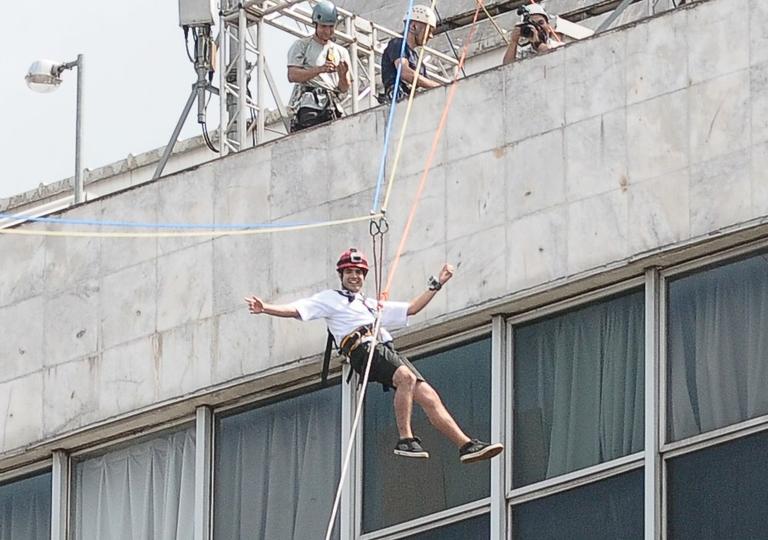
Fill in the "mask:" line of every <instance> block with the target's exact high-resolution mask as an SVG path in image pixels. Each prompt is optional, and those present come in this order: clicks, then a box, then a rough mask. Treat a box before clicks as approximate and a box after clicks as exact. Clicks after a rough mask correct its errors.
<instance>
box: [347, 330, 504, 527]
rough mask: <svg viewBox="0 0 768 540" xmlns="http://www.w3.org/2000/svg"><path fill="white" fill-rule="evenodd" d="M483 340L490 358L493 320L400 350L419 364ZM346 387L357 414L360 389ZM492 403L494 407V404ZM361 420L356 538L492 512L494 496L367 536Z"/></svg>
mask: <svg viewBox="0 0 768 540" xmlns="http://www.w3.org/2000/svg"><path fill="white" fill-rule="evenodd" d="M483 338H487V339H489V340H490V343H491V356H492V357H493V341H494V337H493V324H492V322H491V321H489V322H488V323H485V324H483V325H480V326H476V327H474V328H469V329H466V330H463V331H458V332H456V333H455V334H453V335H449V336H446V337H443V338H440V339H436V340H433V341H429V342H425V343H420V344H418V345H413V346H410V347H403V348H402V349H398V351H400V352H402V353H403V354H404V355H406V356H408V357H409V358H412V359H414V361H415V362H418V358H416V357H419V356H424V355H429V354H434V353H437V352H440V351H442V350H445V349H450V348H452V347H456V346H461V345H464V344H466V343H469V342H471V341H476V340H480V339H483ZM490 363H491V369H492V370H493V358H491V362H490ZM346 369H348V368H345V370H346ZM343 384H344V387H343V392H344V393H346V394H348V395H349V397H348V399H349V400H350V403H351V405H352V411H351V412H352V414H353V415H354V407H355V405H356V403H357V399H358V389H357V387H354V388H353V387H352V385H351V384H349V385H347V384H345V383H343ZM491 385H492V384H491ZM491 404H492V405H493V403H491ZM491 416H493V408H491ZM342 418H343V413H342ZM360 420H361V424H360V425H359V426H358V432H357V435H358V437H357V438H356V440H355V449H354V452H353V454H354V456H355V463H354V467H352V465H350V467H351V468H352V472H351V474H353V475H354V477H355V480H356V481H355V494H354V520H353V522H354V531H355V533H356V535H355V536H354V538H360V540H395V539H398V538H404V537H406V536H408V535H412V534H416V533H421V532H426V531H429V530H431V529H437V528H439V527H443V526H445V525H450V524H451V523H457V522H459V521H463V520H465V519H469V518H471V517H475V516H477V515H480V514H485V513H489V512H490V509H491V497H490V496H488V497H485V498H483V499H479V500H477V501H472V502H469V503H466V504H463V505H461V506H457V507H454V508H448V509H446V510H442V511H440V512H437V513H434V514H429V515H426V516H422V517H419V518H416V519H412V520H408V521H403V522H401V523H396V524H395V525H390V526H388V527H385V528H383V529H377V530H375V531H369V532H367V533H363V530H362V522H363V466H362V465H363V444H362V437H361V436H360V434H361V430H362V429H363V428H362V422H363V417H362V416H361V419H360ZM489 420H490V421H492V419H489ZM342 424H343V423H342ZM350 425H351V422H350ZM344 448H345V447H342V449H344ZM341 540H345V538H344V536H342V538H341Z"/></svg>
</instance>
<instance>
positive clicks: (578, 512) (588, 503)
mask: <svg viewBox="0 0 768 540" xmlns="http://www.w3.org/2000/svg"><path fill="white" fill-rule="evenodd" d="M512 530H513V531H514V535H513V537H514V538H515V539H516V540H561V539H562V538H568V540H602V539H604V540H615V539H617V538H621V539H622V540H633V539H635V538H636V539H638V540H642V538H643V470H642V469H638V470H636V471H632V472H629V473H625V474H621V475H619V476H614V477H612V478H609V479H607V480H601V481H599V482H595V483H592V484H587V485H586V486H582V487H578V488H575V489H570V490H568V491H563V492H561V493H557V494H555V495H550V496H548V497H543V498H541V499H536V500H533V501H531V502H527V503H523V504H520V505H517V506H514V507H513V508H512Z"/></svg>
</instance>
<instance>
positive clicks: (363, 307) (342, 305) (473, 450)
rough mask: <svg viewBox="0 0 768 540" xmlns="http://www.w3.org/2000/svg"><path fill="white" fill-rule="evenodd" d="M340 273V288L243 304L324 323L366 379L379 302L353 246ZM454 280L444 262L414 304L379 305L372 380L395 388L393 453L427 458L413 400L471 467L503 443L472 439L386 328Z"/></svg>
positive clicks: (365, 266)
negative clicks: (366, 289)
mask: <svg viewBox="0 0 768 540" xmlns="http://www.w3.org/2000/svg"><path fill="white" fill-rule="evenodd" d="M336 270H337V272H338V274H339V279H340V280H341V289H339V290H333V289H328V290H325V291H322V292H319V293H317V294H315V295H314V296H312V297H310V298H304V299H301V300H297V301H296V302H293V303H291V304H268V303H266V302H264V301H263V300H262V299H260V298H258V297H256V296H251V297H250V298H246V299H245V301H246V302H247V303H248V307H249V309H250V312H251V313H252V314H254V315H257V314H260V313H265V314H267V315H272V316H275V317H289V318H294V319H299V320H302V321H308V320H312V319H321V318H322V319H325V321H326V324H327V325H328V330H329V331H330V332H331V334H332V335H333V337H334V339H335V340H336V343H338V344H339V348H340V350H341V353H342V354H343V355H344V356H346V357H347V358H349V361H350V365H351V366H352V369H354V370H355V371H356V372H357V374H358V375H359V376H361V377H362V375H363V374H364V372H365V366H366V363H367V361H368V357H369V354H370V344H371V342H372V341H373V335H372V332H373V326H374V322H375V317H376V312H377V305H378V303H377V301H376V300H375V299H372V298H366V297H365V296H364V295H363V293H362V288H363V283H364V281H365V278H366V276H367V274H368V261H367V260H366V258H365V256H364V255H363V254H362V253H361V252H359V251H357V250H356V249H355V248H350V249H348V250H347V251H345V252H344V253H342V254H341V256H340V257H339V260H338V262H337V263H336ZM452 276H453V267H452V266H450V265H448V264H446V265H444V266H443V268H442V270H441V271H440V276H439V277H438V278H437V279H433V280H430V284H429V289H428V290H427V291H425V292H423V293H422V294H420V295H419V296H417V297H416V298H415V299H414V300H412V301H411V302H390V301H384V302H381V305H382V309H381V328H380V331H379V335H378V336H377V340H376V346H375V347H374V353H373V358H372V361H371V362H372V363H371V369H370V377H369V379H370V380H371V381H376V382H378V383H381V384H382V385H384V387H391V388H394V389H395V397H394V405H395V421H396V423H397V430H398V432H399V435H400V440H399V441H398V442H397V445H396V446H395V450H394V452H395V454H397V455H399V456H404V457H411V458H428V457H429V453H428V452H427V451H426V450H424V448H423V447H422V446H421V440H420V439H419V438H418V437H415V436H414V435H413V432H412V431H411V412H412V410H413V402H414V401H415V402H416V403H418V404H419V405H420V406H421V408H422V409H424V412H425V413H426V415H427V418H429V421H430V423H431V424H432V425H433V426H435V427H436V428H437V429H438V430H439V431H440V432H441V433H442V434H443V435H445V436H446V437H447V438H448V439H450V440H451V441H452V442H453V443H454V444H455V445H456V446H457V447H458V448H459V458H460V459H461V461H462V462H463V463H472V462H475V461H480V460H483V459H490V458H492V457H494V456H496V455H498V454H500V453H501V452H502V451H503V450H504V447H503V445H501V444H499V443H496V444H489V443H486V442H482V441H479V440H477V439H470V438H469V437H468V436H467V435H466V434H465V433H464V432H463V431H462V430H461V428H460V427H459V426H458V424H457V423H456V421H455V420H454V419H453V417H452V416H451V414H450V413H449V412H448V410H447V409H446V408H445V405H443V402H442V400H441V399H440V396H439V395H438V394H437V392H436V391H435V390H434V388H432V387H431V386H430V385H429V383H427V382H426V381H425V380H424V377H422V375H421V373H419V372H418V370H417V369H416V368H415V367H414V366H413V364H411V362H410V361H409V360H408V359H407V358H406V357H405V356H403V355H402V354H400V353H398V352H397V351H396V350H395V348H394V346H393V345H392V336H391V335H390V334H389V332H387V330H385V329H384V327H385V326H389V327H402V326H406V325H407V324H408V321H407V319H408V316H409V315H415V314H417V313H419V312H420V311H421V310H422V309H424V308H425V307H426V306H427V304H429V302H430V301H431V300H432V298H433V297H434V296H435V294H437V291H439V290H440V288H441V287H442V286H443V285H444V284H445V283H446V282H447V281H448V280H449V279H451V277H452Z"/></svg>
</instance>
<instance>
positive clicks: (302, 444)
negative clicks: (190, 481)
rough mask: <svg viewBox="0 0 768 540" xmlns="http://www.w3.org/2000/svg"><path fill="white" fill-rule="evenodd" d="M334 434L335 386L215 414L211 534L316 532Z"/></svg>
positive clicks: (303, 536)
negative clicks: (227, 414)
mask: <svg viewBox="0 0 768 540" xmlns="http://www.w3.org/2000/svg"><path fill="white" fill-rule="evenodd" d="M340 439H341V388H340V387H339V386H333V387H330V388H326V389H323V390H319V391H316V392H311V393H307V394H303V395H300V396H297V397H293V398H289V399H285V400H283V401H279V402H276V403H272V404H270V405H266V406H263V407H259V408H258V409H254V410H251V411H248V412H245V413H241V414H238V415H233V416H230V417H225V418H223V419H221V420H220V421H219V423H218V426H217V431H216V470H215V488H214V489H215V497H214V500H215V511H214V531H215V538H216V540H230V539H243V540H251V539H262V538H263V539H275V540H317V539H318V538H323V537H324V535H325V529H326V527H327V525H328V519H330V515H331V507H332V505H333V498H334V495H335V492H336V486H337V482H338V479H339V474H340V469H341V466H340V461H341V459H340V455H341V449H340ZM337 523H338V521H337ZM334 537H335V538H337V537H338V531H336V534H335V536H334Z"/></svg>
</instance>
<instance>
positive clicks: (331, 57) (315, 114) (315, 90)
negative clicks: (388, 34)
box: [288, 0, 351, 132]
mask: <svg viewBox="0 0 768 540" xmlns="http://www.w3.org/2000/svg"><path fill="white" fill-rule="evenodd" d="M337 21H338V11H337V9H336V6H335V5H334V4H333V3H332V2H329V1H328V0H323V1H321V2H318V3H317V4H315V7H314V8H312V22H313V23H314V25H315V33H314V34H313V35H312V36H310V37H307V38H302V39H299V40H297V41H296V42H295V43H294V44H293V45H292V46H291V48H290V50H289V51H288V80H289V81H290V82H292V83H296V84H295V86H294V87H293V93H292V94H291V99H290V101H289V103H288V108H289V110H290V112H291V113H292V114H293V119H292V121H291V132H294V131H299V130H301V129H305V128H308V127H310V126H315V125H318V124H323V123H325V122H330V121H331V120H334V119H336V118H341V117H342V116H343V115H344V109H343V108H342V107H341V101H342V99H343V98H344V95H345V94H346V93H347V91H348V90H349V87H350V84H351V80H350V76H349V65H350V59H349V53H348V52H347V50H346V49H345V48H344V47H342V46H341V45H338V44H337V43H335V42H334V41H333V36H334V34H335V33H336V23H337Z"/></svg>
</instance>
